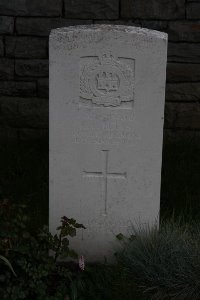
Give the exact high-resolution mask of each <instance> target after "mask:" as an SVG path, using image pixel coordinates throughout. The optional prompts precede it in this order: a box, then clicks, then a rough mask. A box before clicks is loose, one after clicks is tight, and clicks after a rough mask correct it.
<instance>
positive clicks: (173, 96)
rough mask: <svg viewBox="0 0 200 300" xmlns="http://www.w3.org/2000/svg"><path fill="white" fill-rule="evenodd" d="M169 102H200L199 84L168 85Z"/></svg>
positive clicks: (167, 95)
mask: <svg viewBox="0 0 200 300" xmlns="http://www.w3.org/2000/svg"><path fill="white" fill-rule="evenodd" d="M166 100H167V101H200V84H199V82H193V83H191V82H188V83H186V82H184V83H167V85H166Z"/></svg>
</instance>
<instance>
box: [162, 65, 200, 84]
mask: <svg viewBox="0 0 200 300" xmlns="http://www.w3.org/2000/svg"><path fill="white" fill-rule="evenodd" d="M167 81H168V82H184V81H187V82H192V81H200V64H189V63H188V64H183V63H168V64H167Z"/></svg>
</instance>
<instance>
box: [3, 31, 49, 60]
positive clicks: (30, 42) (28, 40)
mask: <svg viewBox="0 0 200 300" xmlns="http://www.w3.org/2000/svg"><path fill="white" fill-rule="evenodd" d="M5 44H6V56H8V57H17V58H47V52H48V50H47V49H48V41H47V39H46V38H38V37H16V36H7V37H6V43H5Z"/></svg>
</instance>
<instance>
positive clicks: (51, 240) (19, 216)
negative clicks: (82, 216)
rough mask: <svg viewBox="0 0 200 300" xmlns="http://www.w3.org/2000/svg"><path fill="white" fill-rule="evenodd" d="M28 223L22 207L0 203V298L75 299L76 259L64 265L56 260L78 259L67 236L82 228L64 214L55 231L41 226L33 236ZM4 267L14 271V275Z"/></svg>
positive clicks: (3, 299) (6, 299)
mask: <svg viewBox="0 0 200 300" xmlns="http://www.w3.org/2000/svg"><path fill="white" fill-rule="evenodd" d="M27 222H28V218H27V216H26V215H25V207H24V206H22V205H12V204H11V203H10V202H9V201H8V200H4V201H1V202H0V228H1V230H0V255H1V259H0V262H2V263H1V264H0V299H2V300H18V299H25V300H26V299H35V300H63V299H64V298H65V297H69V299H70V300H72V299H73V300H75V299H77V298H75V295H76V294H77V291H76V286H75V284H74V282H76V279H77V277H78V273H79V270H80V269H79V267H78V260H77V263H66V264H64V263H59V262H58V259H59V258H76V259H77V258H78V255H77V253H76V252H75V251H74V250H73V249H70V248H69V237H75V236H76V230H77V229H80V228H82V229H84V228H85V227H84V226H83V225H82V224H79V223H77V222H76V220H75V219H72V218H71V219H69V218H67V217H65V216H64V217H62V218H61V225H60V226H59V227H58V228H57V234H55V235H52V234H51V233H50V232H48V230H47V228H44V229H43V230H41V232H40V233H39V235H34V234H32V233H30V232H29V231H28V230H27ZM50 250H51V251H52V253H53V255H52V256H49V251H50ZM5 262H6V264H7V265H6V264H5ZM7 266H9V267H10V270H12V271H14V270H15V272H16V274H17V277H15V276H13V274H12V272H10V270H9V269H8V268H7ZM12 266H13V269H14V270H13V269H12Z"/></svg>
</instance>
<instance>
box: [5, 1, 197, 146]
mask: <svg viewBox="0 0 200 300" xmlns="http://www.w3.org/2000/svg"><path fill="white" fill-rule="evenodd" d="M93 23H112V24H128V25H137V26H142V27H147V28H151V29H156V30H161V31H165V32H167V33H168V34H169V49H168V68H167V88H166V109H165V129H173V130H176V131H177V130H184V131H186V130H190V131H196V130H199V129H200V103H199V101H200V84H199V83H200V2H199V1H198V0H196V1H193V0H192V1H191V0H187V1H185V0H165V1H163V0H148V1H146V0H121V1H120V0H84V1H83V0H31V1H29V0H9V1H8V0H0V125H1V129H0V140H2V139H3V140H7V139H8V140H9V139H18V140H24V139H35V138H38V137H39V138H42V136H43V135H47V131H48V35H49V32H50V30H51V29H52V28H56V27H62V26H69V25H77V24H93Z"/></svg>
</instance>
